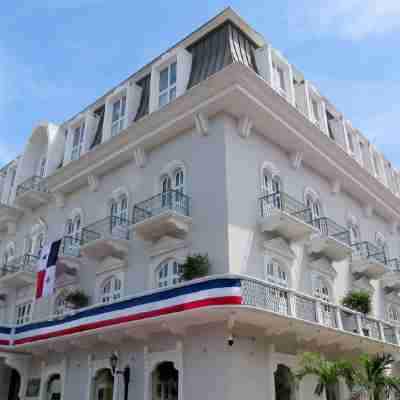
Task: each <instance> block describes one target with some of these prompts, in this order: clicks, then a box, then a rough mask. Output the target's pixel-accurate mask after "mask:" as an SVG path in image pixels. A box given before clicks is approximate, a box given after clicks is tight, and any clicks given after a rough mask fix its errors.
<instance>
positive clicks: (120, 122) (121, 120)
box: [111, 93, 128, 136]
mask: <svg viewBox="0 0 400 400" xmlns="http://www.w3.org/2000/svg"><path fill="white" fill-rule="evenodd" d="M117 105H119V106H118V107H119V113H118V118H117V119H115V120H114V110H115V107H116V106H117ZM127 106H128V104H127V95H126V93H123V94H122V95H121V96H120V97H118V98H116V99H114V100H113V101H112V103H111V136H117V135H118V134H119V133H120V132H121V131H122V130H124V129H125V126H126V123H125V121H126V116H127ZM121 110H122V111H123V112H121Z"/></svg>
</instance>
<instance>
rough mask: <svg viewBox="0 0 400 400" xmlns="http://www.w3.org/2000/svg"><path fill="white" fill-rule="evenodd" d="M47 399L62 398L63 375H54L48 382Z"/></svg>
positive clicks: (57, 399) (56, 399)
mask: <svg viewBox="0 0 400 400" xmlns="http://www.w3.org/2000/svg"><path fill="white" fill-rule="evenodd" d="M46 391H47V396H46V400H59V399H60V398H61V376H60V374H54V375H52V376H51V377H50V378H49V380H48V382H47V390H46Z"/></svg>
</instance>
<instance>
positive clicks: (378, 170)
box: [373, 153, 380, 176]
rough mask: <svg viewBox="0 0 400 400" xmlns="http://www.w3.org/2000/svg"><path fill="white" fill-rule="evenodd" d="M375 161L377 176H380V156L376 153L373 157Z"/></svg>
mask: <svg viewBox="0 0 400 400" xmlns="http://www.w3.org/2000/svg"><path fill="white" fill-rule="evenodd" d="M373 160H374V169H375V175H376V176H380V169H379V160H378V155H377V154H376V153H375V154H374V156H373Z"/></svg>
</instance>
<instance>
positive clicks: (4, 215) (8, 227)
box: [0, 202, 22, 234]
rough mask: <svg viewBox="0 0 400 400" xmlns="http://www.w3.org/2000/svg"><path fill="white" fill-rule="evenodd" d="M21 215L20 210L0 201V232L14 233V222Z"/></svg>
mask: <svg viewBox="0 0 400 400" xmlns="http://www.w3.org/2000/svg"><path fill="white" fill-rule="evenodd" d="M21 215H22V210H20V209H19V208H17V207H13V206H11V205H7V204H4V203H1V202H0V232H6V231H8V233H9V234H12V233H14V232H13V231H15V224H16V223H17V221H18V219H19V218H20V217H21Z"/></svg>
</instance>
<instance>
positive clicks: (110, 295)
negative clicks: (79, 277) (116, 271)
mask: <svg viewBox="0 0 400 400" xmlns="http://www.w3.org/2000/svg"><path fill="white" fill-rule="evenodd" d="M121 296H122V282H121V280H120V279H118V278H117V277H115V276H112V277H111V278H109V279H107V280H106V281H105V282H104V283H103V284H102V286H101V294H100V302H101V303H111V302H113V301H117V300H119V299H120V298H121Z"/></svg>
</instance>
